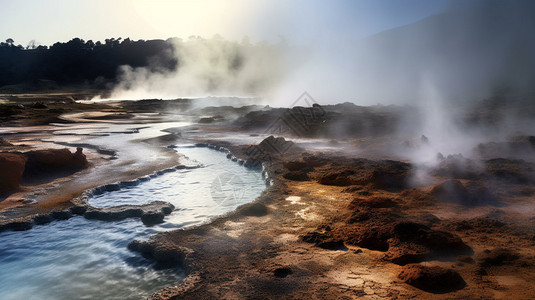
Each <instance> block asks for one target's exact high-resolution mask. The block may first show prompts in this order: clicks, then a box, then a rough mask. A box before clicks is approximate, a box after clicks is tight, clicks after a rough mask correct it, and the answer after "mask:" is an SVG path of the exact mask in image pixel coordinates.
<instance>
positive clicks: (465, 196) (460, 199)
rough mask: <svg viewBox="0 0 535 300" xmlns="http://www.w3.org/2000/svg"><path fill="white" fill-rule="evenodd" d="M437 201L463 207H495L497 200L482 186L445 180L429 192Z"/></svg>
mask: <svg viewBox="0 0 535 300" xmlns="http://www.w3.org/2000/svg"><path fill="white" fill-rule="evenodd" d="M430 194H431V195H433V196H435V197H436V198H437V199H438V200H440V201H444V202H450V203H458V204H463V205H470V206H475V205H489V204H490V205H497V204H499V200H498V198H496V196H494V194H493V193H492V192H491V191H490V190H489V189H488V188H487V187H486V186H484V185H482V184H481V183H478V182H469V183H468V184H467V185H466V186H465V185H463V184H462V183H461V182H460V181H459V180H447V181H445V182H443V183H440V184H438V185H436V186H434V187H433V189H432V190H431V192H430Z"/></svg>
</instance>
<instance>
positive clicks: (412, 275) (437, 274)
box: [398, 264, 466, 293]
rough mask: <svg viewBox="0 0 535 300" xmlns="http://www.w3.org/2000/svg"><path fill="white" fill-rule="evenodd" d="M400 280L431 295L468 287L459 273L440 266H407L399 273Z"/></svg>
mask: <svg viewBox="0 0 535 300" xmlns="http://www.w3.org/2000/svg"><path fill="white" fill-rule="evenodd" d="M398 278H399V279H401V280H403V281H404V282H405V283H408V284H410V285H412V286H414V287H417V288H419V289H421V290H424V291H427V292H431V293H447V292H451V291H455V290H458V289H462V288H464V287H465V286H466V283H465V281H464V280H463V278H462V277H461V275H459V273H457V272H455V271H454V270H449V269H444V268H442V267H438V266H434V267H426V266H422V265H418V264H410V265H406V266H405V267H403V269H402V271H401V273H399V275H398Z"/></svg>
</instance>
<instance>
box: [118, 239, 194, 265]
mask: <svg viewBox="0 0 535 300" xmlns="http://www.w3.org/2000/svg"><path fill="white" fill-rule="evenodd" d="M128 249H130V250H131V251H135V252H139V253H141V255H143V256H144V257H146V258H149V259H154V260H155V261H156V262H157V263H158V265H159V267H163V268H172V267H176V266H184V264H185V259H186V257H187V255H188V254H190V253H191V252H192V251H191V250H190V249H188V248H184V247H180V246H177V245H174V244H171V243H158V244H156V245H155V244H152V243H150V242H142V241H137V240H134V241H132V242H130V243H129V244H128Z"/></svg>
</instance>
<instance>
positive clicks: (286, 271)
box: [273, 267, 293, 278]
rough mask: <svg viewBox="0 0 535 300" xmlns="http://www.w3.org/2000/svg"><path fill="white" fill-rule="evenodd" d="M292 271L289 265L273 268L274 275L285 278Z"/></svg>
mask: <svg viewBox="0 0 535 300" xmlns="http://www.w3.org/2000/svg"><path fill="white" fill-rule="evenodd" d="M292 273H293V272H292V269H290V268H289V267H280V268H276V269H275V270H273V275H274V276H275V277H279V278H284V277H286V276H288V275H291V274H292Z"/></svg>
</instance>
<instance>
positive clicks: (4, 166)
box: [0, 153, 27, 195]
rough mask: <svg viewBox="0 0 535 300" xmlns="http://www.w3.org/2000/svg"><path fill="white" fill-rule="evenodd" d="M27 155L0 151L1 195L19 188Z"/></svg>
mask: <svg viewBox="0 0 535 300" xmlns="http://www.w3.org/2000/svg"><path fill="white" fill-rule="evenodd" d="M26 161H27V159H26V157H24V156H23V155H22V154H18V153H0V195H2V194H3V193H6V192H9V191H12V190H16V189H18V188H19V184H20V181H21V179H22V175H23V174H24V168H25V166H26Z"/></svg>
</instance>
